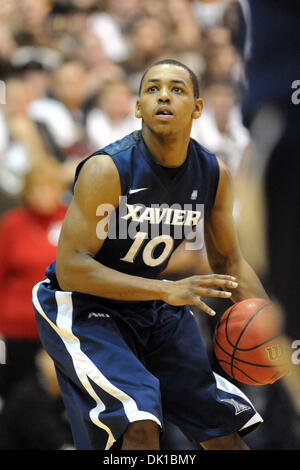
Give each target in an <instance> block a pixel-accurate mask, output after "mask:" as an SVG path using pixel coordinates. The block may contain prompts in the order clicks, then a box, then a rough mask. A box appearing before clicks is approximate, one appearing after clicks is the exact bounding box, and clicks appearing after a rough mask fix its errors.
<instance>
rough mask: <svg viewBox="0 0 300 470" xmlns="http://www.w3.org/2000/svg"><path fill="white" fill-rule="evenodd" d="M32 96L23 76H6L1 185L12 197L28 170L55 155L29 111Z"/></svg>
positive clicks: (0, 163)
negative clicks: (50, 150) (8, 77)
mask: <svg viewBox="0 0 300 470" xmlns="http://www.w3.org/2000/svg"><path fill="white" fill-rule="evenodd" d="M30 100H31V95H30V92H29V89H28V86H27V84H26V83H24V81H22V80H21V78H10V79H9V80H7V82H6V104H5V105H4V106H3V108H2V113H1V114H2V118H1V123H2V125H1V129H0V131H1V132H2V136H1V138H0V141H2V145H3V147H2V153H1V155H0V170H1V171H0V186H1V189H2V190H3V191H4V192H7V193H8V194H9V195H12V196H13V197H17V196H18V195H19V194H20V192H21V190H22V187H23V177H24V175H25V174H26V172H28V171H29V170H30V169H31V168H33V167H34V166H35V165H36V164H38V163H40V162H42V161H48V160H50V159H51V158H53V157H52V156H50V155H49V152H48V148H47V145H46V142H45V140H44V139H43V137H42V135H41V134H40V131H39V127H38V125H37V123H36V122H34V121H33V120H32V119H31V118H30V117H29V115H28V106H29V104H30Z"/></svg>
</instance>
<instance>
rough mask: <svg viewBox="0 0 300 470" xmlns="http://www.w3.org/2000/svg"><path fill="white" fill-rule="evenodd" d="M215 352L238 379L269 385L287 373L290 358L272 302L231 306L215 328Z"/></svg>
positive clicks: (253, 301) (239, 303)
mask: <svg viewBox="0 0 300 470" xmlns="http://www.w3.org/2000/svg"><path fill="white" fill-rule="evenodd" d="M214 352H215V356H216V358H217V360H218V362H219V364H220V366H221V367H222V369H223V370H224V371H225V372H226V373H227V374H228V375H229V376H230V377H232V378H233V379H235V380H237V381H238V382H242V383H245V384H250V385H265V384H271V383H273V382H275V381H276V380H278V379H279V378H280V377H282V376H283V375H285V374H286V373H287V368H288V361H287V358H286V356H285V351H284V348H283V345H282V342H281V334H280V326H279V322H278V317H277V314H276V310H275V307H274V305H273V304H272V302H270V301H268V300H266V299H247V300H243V301H241V302H237V303H236V304H234V305H233V306H231V307H230V308H228V309H227V310H226V311H225V312H224V314H223V315H222V317H221V319H220V321H219V322H218V324H217V326H216V328H215V333H214Z"/></svg>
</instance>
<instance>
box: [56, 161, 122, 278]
mask: <svg viewBox="0 0 300 470" xmlns="http://www.w3.org/2000/svg"><path fill="white" fill-rule="evenodd" d="M119 195H120V182H119V175H118V172H117V169H116V167H115V166H114V163H113V162H112V160H111V158H110V157H108V156H99V158H98V157H93V159H91V160H90V161H87V162H86V163H85V165H84V166H83V168H82V170H81V172H80V175H79V177H78V180H77V182H76V185H75V189H74V197H73V199H72V202H71V203H70V206H69V208H68V211H67V213H66V216H65V219H64V223H63V226H62V230H61V234H60V239H59V244H58V248H57V268H58V270H60V269H61V268H62V267H63V266H64V265H65V264H66V263H68V262H69V261H70V259H71V258H72V257H74V256H77V255H78V254H79V255H80V254H81V255H91V256H93V255H95V254H96V253H97V252H98V251H99V249H100V248H101V246H102V244H103V242H104V240H105V231H103V230H102V231H101V233H99V230H98V229H97V227H98V224H99V223H101V221H103V220H104V219H105V220H108V218H109V214H110V213H111V212H112V211H113V210H114V208H115V207H117V205H118V200H119ZM102 209H103V210H102ZM104 225H105V224H104Z"/></svg>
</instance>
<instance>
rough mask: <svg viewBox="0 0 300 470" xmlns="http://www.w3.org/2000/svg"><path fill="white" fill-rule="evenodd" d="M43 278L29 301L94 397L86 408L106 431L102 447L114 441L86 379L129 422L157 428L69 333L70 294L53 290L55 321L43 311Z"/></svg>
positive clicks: (71, 304)
mask: <svg viewBox="0 0 300 470" xmlns="http://www.w3.org/2000/svg"><path fill="white" fill-rule="evenodd" d="M43 282H47V280H44V281H42V282H40V283H38V284H37V285H36V286H35V287H34V288H33V291H32V295H33V303H34V306H35V308H36V309H37V311H38V312H39V313H40V315H42V317H43V318H44V319H45V320H47V322H48V323H49V325H50V326H51V327H52V328H53V329H54V330H55V332H56V333H57V334H58V335H59V337H60V338H61V339H62V341H63V343H64V345H65V347H66V349H67V351H68V353H69V354H70V356H71V358H72V361H73V365H74V369H75V371H76V374H77V376H78V378H79V380H80V382H81V383H82V385H83V386H84V388H85V390H86V391H87V392H88V394H89V395H90V396H91V397H92V398H93V399H94V400H95V402H96V406H95V407H94V408H92V409H91V410H90V413H89V416H90V419H91V421H92V422H93V423H94V424H95V425H96V426H98V427H100V428H101V429H103V430H104V431H106V432H107V434H108V440H107V444H106V447H105V450H108V449H110V447H111V446H112V445H113V443H114V442H115V441H116V439H115V438H114V436H113V434H112V432H111V430H110V429H109V427H108V426H106V425H105V424H104V423H102V422H101V421H100V419H99V414H101V412H103V411H104V410H105V404H104V403H103V402H102V400H101V399H100V398H99V397H98V395H97V394H96V392H95V390H94V389H93V387H92V386H91V384H90V381H89V378H90V379H91V380H92V381H93V382H95V383H96V384H97V385H98V386H99V387H100V388H102V389H103V390H104V391H105V392H106V393H108V394H110V395H112V396H113V397H114V398H116V399H118V400H120V401H121V403H122V405H123V408H124V411H125V413H126V416H127V418H128V420H129V422H131V423H132V422H134V421H141V420H151V421H155V422H156V423H157V424H158V425H159V426H160V427H161V422H160V421H159V419H158V418H157V417H156V416H154V415H153V414H151V413H148V412H146V411H141V410H139V409H138V407H137V404H136V402H135V401H134V400H133V399H132V398H131V397H130V396H129V395H127V394H126V393H125V392H123V391H122V390H120V389H119V388H117V387H116V386H115V385H113V384H112V383H111V382H109V380H108V379H107V378H106V377H105V376H104V375H103V374H102V373H101V372H100V370H99V369H98V368H97V367H96V366H95V364H94V363H93V362H92V361H91V360H90V358H89V357H88V356H87V355H86V354H85V353H84V352H83V351H82V350H81V347H80V346H81V345H80V341H79V339H78V338H77V337H76V336H75V335H74V334H73V331H72V313H73V303H72V293H71V292H65V291H56V293H55V298H56V302H57V319H56V324H55V323H53V322H52V321H51V320H50V319H49V318H48V316H47V315H46V314H45V312H44V311H43V309H42V307H41V305H40V302H39V300H38V297H37V290H38V288H39V286H40V284H42V283H43Z"/></svg>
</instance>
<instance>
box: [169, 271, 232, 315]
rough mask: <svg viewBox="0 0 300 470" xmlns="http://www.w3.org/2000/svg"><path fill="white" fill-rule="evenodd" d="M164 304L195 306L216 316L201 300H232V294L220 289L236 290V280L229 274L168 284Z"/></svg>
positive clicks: (208, 275) (189, 278) (193, 278)
mask: <svg viewBox="0 0 300 470" xmlns="http://www.w3.org/2000/svg"><path fill="white" fill-rule="evenodd" d="M165 287H166V291H165V294H164V298H163V300H164V302H166V303H168V304H170V305H186V304H189V305H195V306H196V307H198V308H200V309H201V310H203V311H204V312H206V313H207V314H208V315H215V313H216V312H215V311H214V310H212V309H211V308H210V307H209V306H208V305H206V303H205V302H203V301H202V300H201V297H202V296H205V297H221V298H226V299H228V298H230V297H231V295H232V292H230V291H228V290H218V289H216V287H219V288H220V289H235V288H236V287H238V283H237V282H236V278H235V277H233V276H229V275H227V274H207V275H203V276H200V275H199V276H198V275H197V276H191V277H187V278H184V279H180V280H179V281H171V282H166V286H165Z"/></svg>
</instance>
